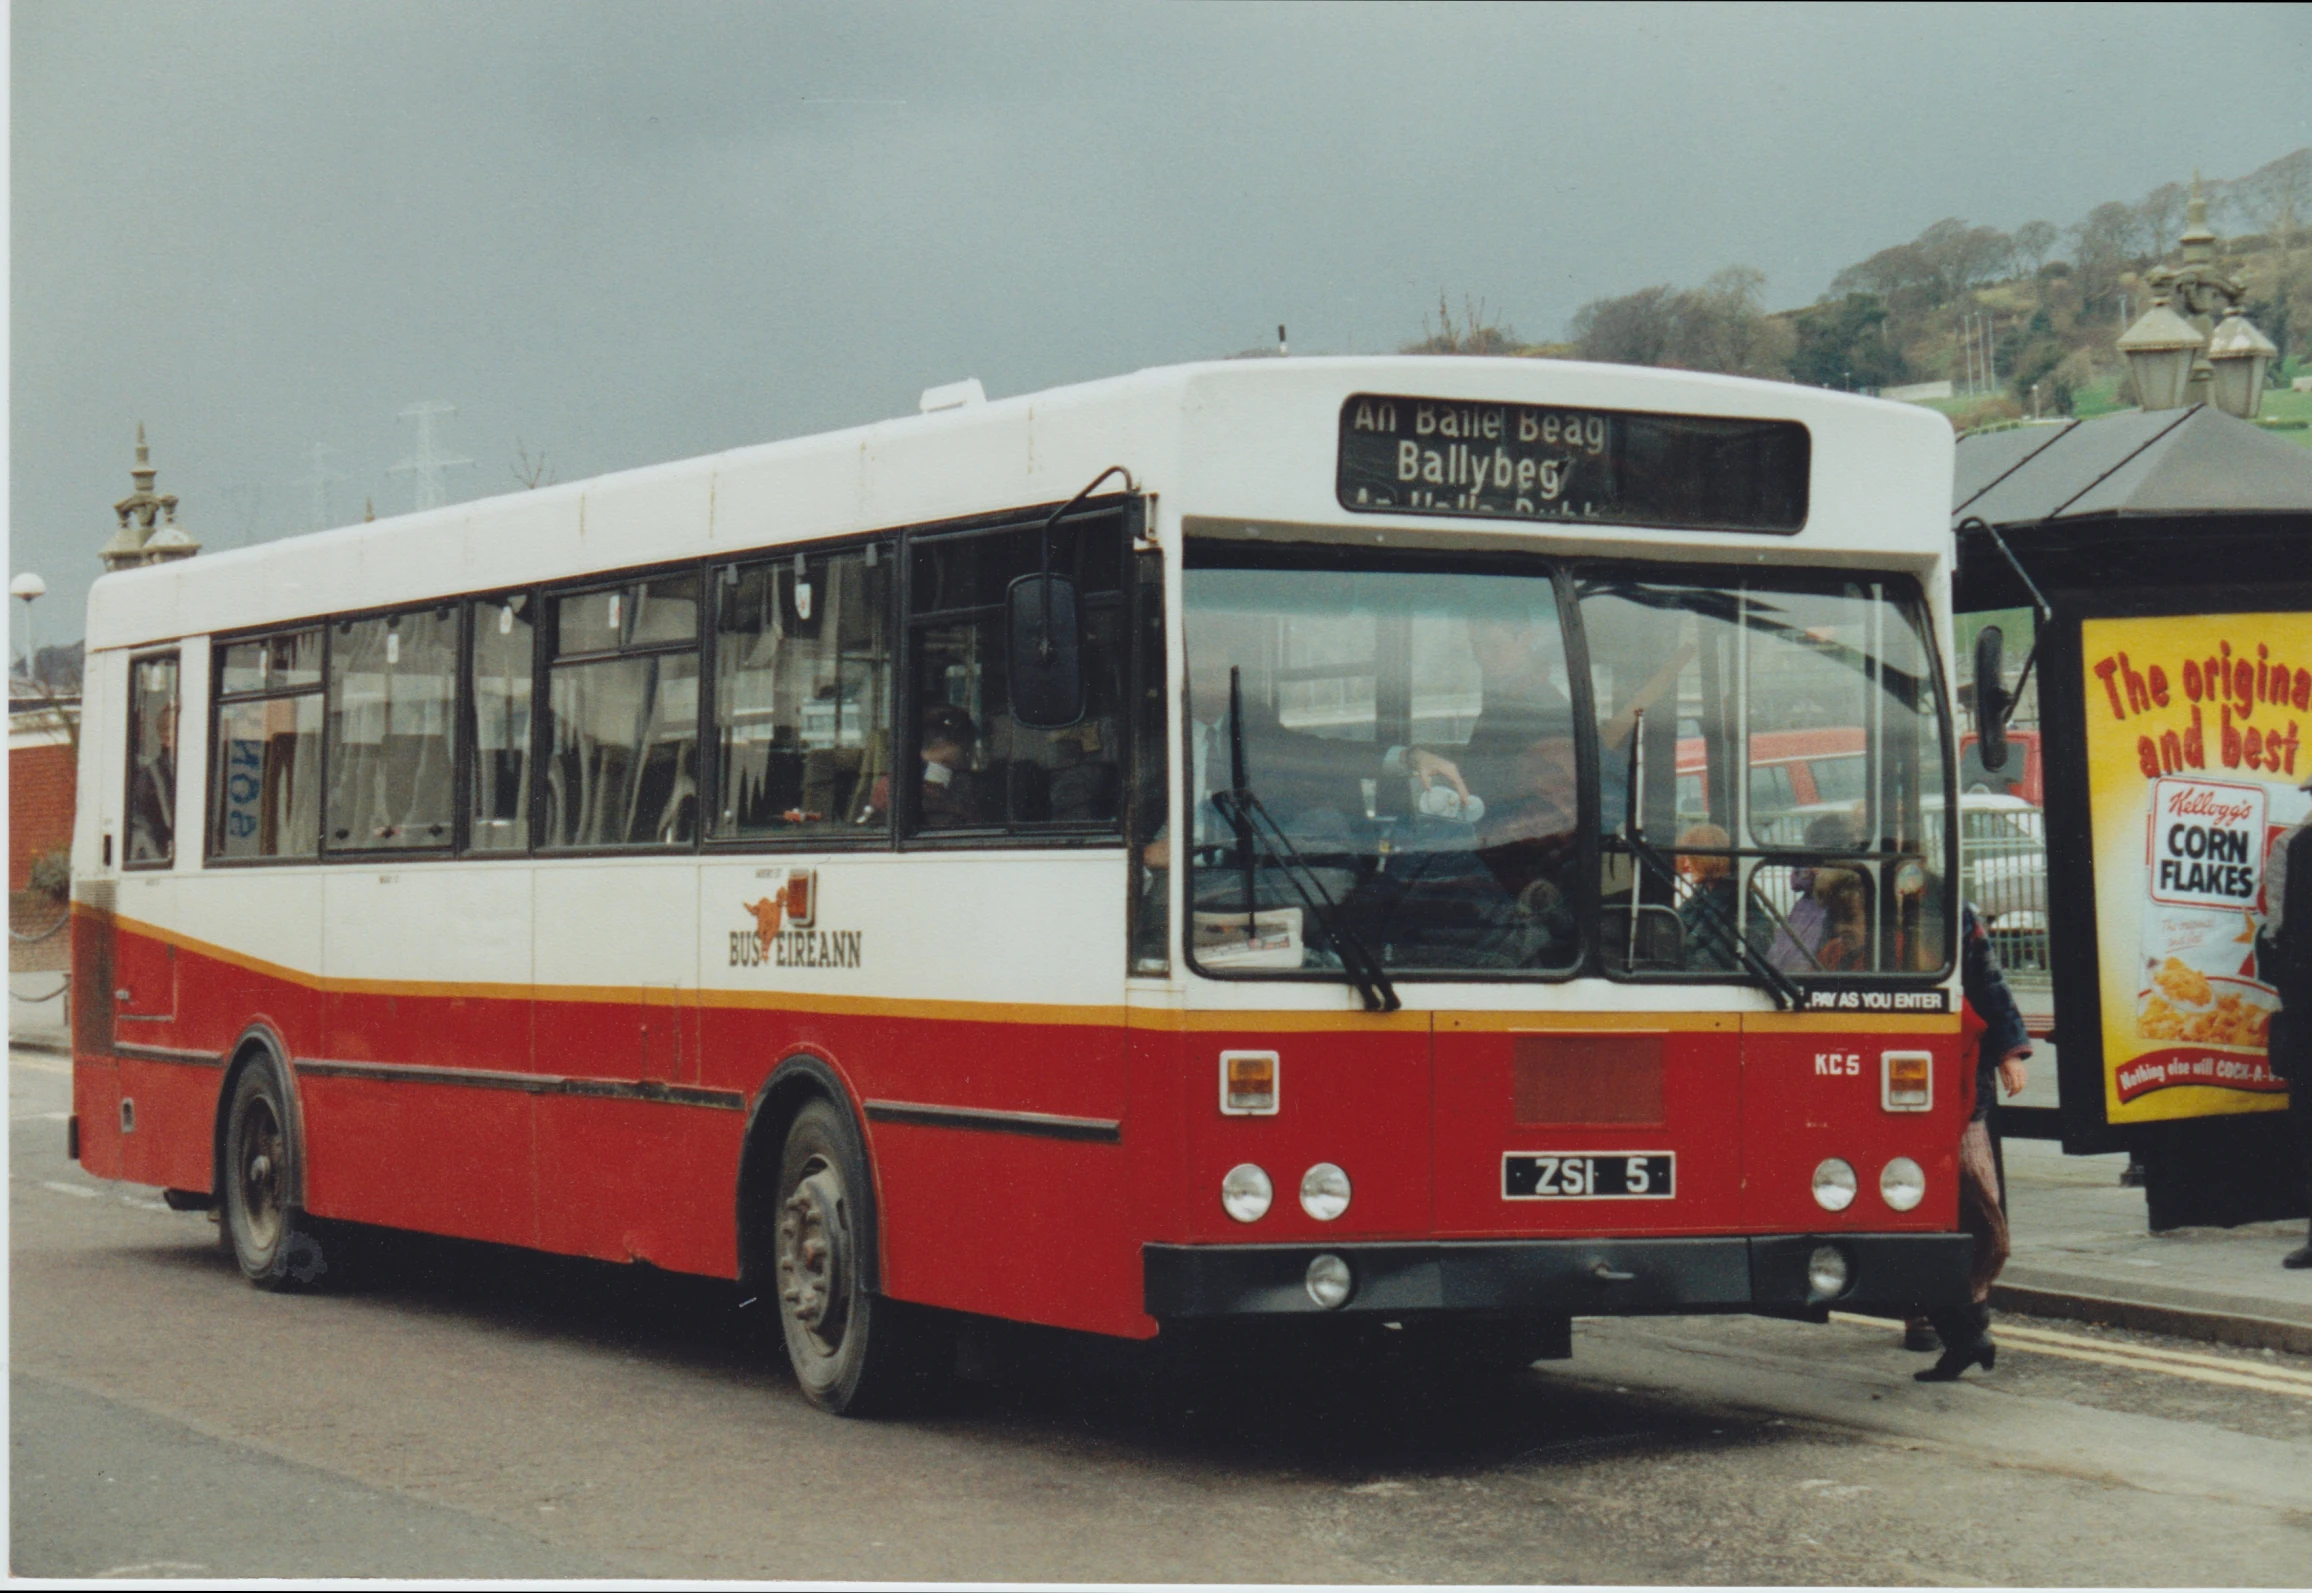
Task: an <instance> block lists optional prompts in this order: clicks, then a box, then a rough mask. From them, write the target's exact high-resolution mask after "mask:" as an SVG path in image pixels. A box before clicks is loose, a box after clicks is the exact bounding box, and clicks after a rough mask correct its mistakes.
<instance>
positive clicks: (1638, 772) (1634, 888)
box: [1622, 710, 1805, 1012]
mask: <svg viewBox="0 0 2312 1593" xmlns="http://www.w3.org/2000/svg"><path fill="white" fill-rule="evenodd" d="M1645 745H1646V719H1645V714H1644V711H1643V710H1641V711H1640V712H1639V714H1638V719H1637V724H1636V725H1635V727H1634V731H1633V734H1632V735H1631V736H1630V777H1629V812H1628V814H1627V816H1626V817H1625V818H1624V820H1623V822H1622V843H1623V844H1624V845H1626V846H1627V847H1629V849H1630V856H1631V857H1633V858H1635V859H1637V861H1638V862H1639V863H1641V864H1643V865H1644V866H1645V867H1646V869H1647V870H1648V871H1649V872H1651V873H1653V874H1654V875H1655V876H1657V877H1658V878H1659V879H1661V880H1662V882H1663V883H1664V884H1666V885H1668V886H1669V888H1670V899H1671V900H1673V901H1675V900H1676V899H1677V894H1678V869H1677V865H1675V864H1674V863H1672V862H1671V861H1670V860H1669V859H1668V858H1666V857H1664V856H1663V855H1662V854H1661V853H1660V852H1658V851H1656V850H1655V849H1654V846H1653V843H1651V842H1650V841H1648V840H1647V839H1646V828H1645V823H1644V821H1643V820H1642V819H1641V818H1640V817H1639V812H1640V807H1639V804H1640V803H1641V802H1643V801H1644V799H1645V789H1646V754H1645ZM1698 900H1700V902H1701V904H1702V913H1703V916H1704V919H1705V921H1706V927H1708V928H1712V929H1721V930H1722V929H1724V928H1725V924H1724V918H1725V915H1724V914H1722V913H1721V912H1720V911H1719V910H1718V905H1717V903H1715V902H1713V901H1711V900H1710V899H1709V898H1708V897H1707V896H1704V897H1700V898H1698ZM1637 911H1638V884H1637V881H1635V880H1632V881H1631V882H1630V917H1631V924H1632V934H1633V935H1634V934H1635V933H1636V929H1635V925H1636V919H1637ZM1726 939H1727V943H1728V946H1729V948H1730V949H1731V950H1732V951H1733V953H1734V955H1735V956H1736V957H1738V958H1739V959H1741V962H1742V966H1743V968H1744V969H1745V970H1747V971H1748V972H1749V974H1750V975H1751V977H1752V978H1754V979H1756V980H1757V981H1758V982H1759V983H1760V984H1762V985H1764V986H1765V987H1766V992H1767V994H1768V995H1771V996H1772V997H1773V998H1774V1004H1775V1005H1776V1006H1777V1007H1780V1008H1781V1009H1782V1010H1783V1011H1785V1012H1794V1011H1796V1010H1797V1009H1798V1008H1799V1007H1800V1006H1802V1005H1803V1004H1804V1000H1805V992H1803V991H1801V990H1800V989H1799V988H1798V986H1797V985H1795V984H1793V983H1792V982H1791V980H1790V976H1789V975H1787V974H1785V973H1784V972H1783V971H1782V970H1781V969H1779V968H1777V967H1775V966H1774V964H1772V963H1770V962H1768V961H1767V960H1766V959H1765V958H1764V957H1761V956H1759V955H1758V951H1757V948H1756V947H1754V946H1752V945H1751V944H1750V942H1749V941H1747V940H1746V939H1744V938H1743V937H1742V935H1741V934H1740V933H1739V932H1737V933H1733V934H1729V935H1727V937H1726Z"/></svg>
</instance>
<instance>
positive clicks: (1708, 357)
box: [1662, 266, 1790, 376]
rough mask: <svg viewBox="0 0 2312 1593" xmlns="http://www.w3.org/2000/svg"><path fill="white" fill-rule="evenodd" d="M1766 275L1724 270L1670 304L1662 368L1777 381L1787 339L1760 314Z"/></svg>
mask: <svg viewBox="0 0 2312 1593" xmlns="http://www.w3.org/2000/svg"><path fill="white" fill-rule="evenodd" d="M1765 289H1766V273H1765V272H1763V271H1760V270H1757V269H1755V268H1754V267H1751V266H1728V267H1727V268H1726V269H1725V270H1723V271H1721V272H1719V273H1718V274H1717V275H1715V276H1713V277H1711V278H1710V280H1709V281H1707V282H1705V283H1703V284H1702V285H1701V286H1700V287H1698V288H1695V289H1692V290H1690V291H1688V292H1685V293H1679V294H1676V295H1674V296H1673V297H1672V299H1671V301H1670V307H1669V308H1670V343H1669V347H1668V349H1667V350H1666V351H1665V357H1664V358H1663V360H1662V363H1663V364H1666V365H1675V366H1677V367H1679V368H1680V369H1683V370H1689V371H1719V372H1722V373H1724V374H1726V375H1728V376H1765V375H1769V374H1772V375H1780V374H1781V373H1782V372H1783V371H1784V370H1786V369H1788V368H1789V363H1790V349H1789V347H1788V335H1787V334H1786V333H1782V331H1781V328H1779V327H1778V326H1777V325H1776V324H1775V323H1774V322H1772V321H1770V320H1768V319H1767V317H1766V314H1765Z"/></svg>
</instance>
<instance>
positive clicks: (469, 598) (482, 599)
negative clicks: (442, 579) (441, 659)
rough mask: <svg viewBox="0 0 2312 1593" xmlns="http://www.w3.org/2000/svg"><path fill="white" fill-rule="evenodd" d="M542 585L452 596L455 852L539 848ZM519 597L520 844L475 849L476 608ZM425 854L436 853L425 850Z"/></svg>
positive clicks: (528, 852) (508, 854)
mask: <svg viewBox="0 0 2312 1593" xmlns="http://www.w3.org/2000/svg"><path fill="white" fill-rule="evenodd" d="M545 594H546V588H545V587H544V586H542V585H540V584H538V583H536V582H532V583H529V584H527V585H523V586H501V587H495V588H491V589H489V590H485V591H480V592H467V593H465V594H463V595H461V596H458V597H455V598H452V599H451V600H450V601H451V602H453V603H455V604H456V605H457V608H458V702H457V724H458V749H457V759H456V764H457V782H458V796H457V812H456V816H455V817H454V818H453V819H452V821H451V824H450V839H451V842H452V845H453V848H454V851H453V853H452V855H453V856H455V857H459V858H468V857H471V858H479V859H482V860H485V861H491V862H503V861H507V860H510V859H515V858H529V857H533V856H535V855H536V854H537V847H536V846H535V845H534V844H532V838H533V837H534V836H535V835H536V833H537V831H536V828H535V826H536V825H537V822H538V814H537V804H536V795H537V787H538V703H539V701H540V693H542V692H543V691H544V690H545V679H544V677H545V664H544V661H543V658H542V655H543V654H544V652H545V650H546V649H545V643H544V632H545V626H544V625H543V624H542V623H541V622H540V620H539V618H538V616H539V615H540V614H541V613H543V612H544V605H545V601H546V598H545ZM517 597H526V598H528V599H529V600H530V759H529V766H528V767H529V774H528V779H527V786H528V789H526V790H524V791H523V793H522V823H523V826H524V832H525V833H524V840H523V844H522V845H520V846H506V847H490V848H487V849H484V850H479V851H477V850H476V849H475V847H474V844H473V822H474V813H473V794H474V792H473V786H474V762H475V759H476V758H477V757H478V756H479V755H480V751H481V709H480V706H479V701H478V699H477V698H476V697H475V695H474V689H473V686H474V653H475V650H476V638H475V633H474V610H475V609H476V608H477V607H479V606H481V605H482V604H485V603H499V604H503V603H506V602H508V601H510V600H511V599H514V598H517ZM426 855H427V856H428V857H429V858H430V857H433V856H438V855H439V854H436V853H428V854H426Z"/></svg>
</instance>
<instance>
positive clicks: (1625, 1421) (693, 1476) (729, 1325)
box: [9, 1052, 2312, 1585]
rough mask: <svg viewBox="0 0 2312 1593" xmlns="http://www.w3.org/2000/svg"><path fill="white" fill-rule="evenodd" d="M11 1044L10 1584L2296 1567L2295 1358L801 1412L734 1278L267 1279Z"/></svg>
mask: <svg viewBox="0 0 2312 1593" xmlns="http://www.w3.org/2000/svg"><path fill="white" fill-rule="evenodd" d="M69 1083H70V1079H69V1075H68V1073H67V1072H66V1064H65V1063H64V1062H63V1061H62V1059H60V1058H55V1057H49V1056H41V1055H33V1054H30V1053H26V1052H16V1053H13V1054H12V1056H11V1066H10V1091H9V1099H10V1116H11V1124H10V1135H11V1149H12V1152H13V1157H12V1161H11V1168H10V1177H11V1182H10V1189H9V1198H10V1207H11V1213H12V1217H13V1227H12V1244H13V1253H12V1257H11V1261H12V1268H13V1270H12V1277H11V1289H10V1305H11V1313H12V1316H11V1322H10V1351H11V1354H10V1369H11V1384H10V1395H11V1405H10V1410H11V1431H10V1445H11V1460H12V1468H11V1473H10V1487H11V1532H12V1542H11V1543H10V1546H9V1556H10V1565H11V1567H12V1569H13V1570H14V1571H15V1572H16V1573H17V1574H19V1575H25V1576H49V1577H54V1576H98V1575H108V1574H109V1575H115V1576H134V1577H139V1578H150V1577H157V1576H167V1575H172V1574H176V1575H185V1576H201V1577H226V1576H236V1577H238V1576H284V1577H316V1576H395V1577H405V1578H406V1577H419V1576H425V1577H447V1576H509V1577H575V1576H589V1575H594V1576H616V1577H635V1576H662V1577H686V1578H689V1577H781V1578H809V1579H829V1578H845V1579H852V1578H859V1579H866V1578H910V1579H920V1578H949V1579H1004V1580H1021V1581H1047V1580H1050V1581H1060V1580H1071V1581H1072V1580H1090V1579H1102V1580H1104V1579H1128V1580H1176V1579H1184V1580H1195V1581H1214V1582H1227V1581H1265V1580H1290V1581H1296V1582H1353V1581H1368V1580H1387V1581H1438V1580H1443V1581H1457V1582H1476V1581H1516V1582H1574V1581H1602V1582H1673V1583H1697V1582H1742V1583H1787V1582H1840V1583H1876V1582H1966V1583H2039V1584H2045V1583H2072V1582H2094V1583H2159V1584H2171V1585H2172V1584H2208V1583H2220V1584H2259V1583H2261V1584H2300V1583H2302V1581H2303V1580H2304V1576H2305V1571H2306V1568H2307V1567H2312V1365H2308V1364H2307V1363H2306V1362H2304V1361H2303V1360H2300V1359H2297V1358H2292V1357H2288V1356H2271V1355H2266V1354H2261V1353H2253V1352H2245V1351H2231V1350H2225V1349H2221V1348H2214V1347H2210V1346H2205V1345H2197V1344H2183V1343H2180V1342H2175V1341H2164V1340H2155V1339H2151V1338H2147V1337H2144V1336H2140V1335H2127V1334H2122V1333H2107V1332H2101V1331H2098V1330H2094V1329H2088V1328H2081V1327H2077V1326H2072V1325H2068V1324H2055V1323H2044V1324H2042V1323H2033V1322H2028V1321H2021V1320H2018V1321H2015V1322H2012V1323H2006V1324H2002V1333H2003V1338H2002V1348H2001V1353H2000V1360H1999V1364H1998V1369H1997V1371H1996V1372H1994V1373H1993V1374H1991V1375H1990V1376H1988V1377H1984V1376H1982V1375H1980V1374H1973V1375H1971V1376H1970V1378H1969V1380H1968V1381H1967V1382H1966V1383H1964V1384H1961V1385H1958V1386H1939V1387H1922V1386H1920V1385H1918V1384H1916V1383H1914V1382H1913V1381H1912V1380H1911V1376H1910V1374H1911V1373H1912V1372H1913V1371H1915V1370H1916V1369H1918V1368H1919V1367H1921V1366H1923V1365H1925V1364H1926V1359H1925V1357H1922V1356H1918V1355H1913V1354H1908V1353H1906V1352H1904V1351H1903V1350H1901V1349H1900V1348H1899V1347H1898V1346H1897V1344H1896V1342H1895V1335H1894V1334H1893V1333H1892V1332H1891V1331H1890V1330H1889V1329H1888V1328H1886V1327H1885V1326H1883V1325H1879V1324H1870V1323H1861V1322H1847V1321H1834V1322H1833V1323H1831V1324H1830V1325H1828V1326H1809V1325H1804V1324H1792V1323H1777V1322H1764V1321H1752V1320H1748V1319H1742V1318H1684V1319H1672V1320H1660V1321H1651V1322H1636V1321H1619V1322H1584V1323H1582V1324H1580V1325H1579V1326H1578V1328H1577V1330H1576V1335H1575V1355H1574V1359H1573V1360H1571V1361H1569V1362H1558V1363H1544V1364H1543V1365H1542V1366H1540V1367H1538V1368H1536V1369H1534V1370H1531V1371H1528V1372H1526V1373H1523V1374H1520V1375H1519V1376H1518V1377H1516V1378H1515V1379H1513V1380H1510V1381H1507V1382H1504V1383H1501V1384H1499V1385H1496V1386H1495V1387H1493V1388H1491V1389H1489V1390H1486V1391H1483V1392H1482V1393H1481V1395H1480V1396H1479V1397H1475V1398H1471V1397H1467V1396H1465V1395H1457V1394H1455V1393H1454V1392H1453V1391H1452V1390H1451V1389H1450V1387H1444V1388H1440V1387H1439V1386H1436V1385H1435V1384H1433V1383H1430V1382H1428V1381H1425V1380H1424V1379H1422V1378H1420V1377H1418V1376H1412V1375H1376V1374H1374V1373H1373V1372H1371V1371H1370V1370H1369V1369H1368V1370H1367V1371H1366V1372H1364V1373H1355V1372H1352V1371H1350V1370H1348V1369H1345V1368H1342V1367H1340V1366H1338V1365H1334V1364H1324V1363H1318V1364H1310V1363H1309V1362H1308V1361H1307V1360H1306V1358H1301V1359H1293V1360H1281V1361H1280V1360H1278V1359H1276V1358H1273V1357H1271V1358H1258V1357H1255V1358H1253V1359H1252V1360H1250V1361H1249V1362H1248V1363H1247V1364H1244V1365H1239V1366H1237V1367H1234V1368H1216V1369H1215V1371H1214V1378H1213V1381H1212V1382H1210V1383H1209V1384H1205V1385H1191V1386H1190V1387H1189V1389H1188V1391H1187V1392H1186V1393H1185V1394H1181V1393H1177V1392H1176V1393H1175V1394H1173V1395H1170V1396H1166V1397H1165V1398H1164V1399H1161V1400H1159V1399H1151V1398H1148V1397H1144V1395H1143V1392H1142V1391H1143V1389H1144V1387H1145V1382H1144V1381H1140V1382H1136V1381H1135V1379H1136V1378H1138V1377H1139V1376H1140V1374H1139V1371H1138V1370H1137V1368H1136V1367H1135V1365H1134V1364H1133V1363H1131V1362H1129V1361H1126V1362H1123V1363H1118V1362H1116V1361H1115V1359H1114V1358H1113V1357H1110V1356H1108V1355H1106V1354H1105V1353H1104V1346H1101V1345H1099V1344H1095V1343H1088V1342H1086V1341H1082V1340H1077V1339H1074V1338H1071V1337H1068V1336H1064V1335H1048V1334H1037V1333H1029V1332H1023V1331H1019V1330H1003V1329H984V1330H983V1329H975V1330H974V1331H973V1333H972V1334H971V1335H970V1336H969V1338H968V1341H967V1355H966V1360H967V1372H968V1373H969V1375H968V1376H967V1378H966V1379H965V1381H964V1382H963V1383H962V1385H961V1386H960V1388H959V1390H958V1392H957V1394H956V1396H955V1398H954V1399H953V1401H952V1402H951V1404H950V1405H949V1407H948V1408H947V1409H945V1410H944V1411H943V1412H941V1413H940V1414H939V1415H937V1416H936V1417H933V1418H929V1419H923V1420H916V1421H908V1422H888V1423H871V1422H850V1421H835V1420H831V1419H829V1418H827V1417H825V1416H821V1415H819V1414H818V1413H817V1412H815V1411H813V1410H811V1409H810V1408H809V1407H808V1406H806V1405H805V1404H804V1403H803V1401H802V1399H801V1397H800V1396H799V1395H798V1394H797V1393H796V1391H795V1388H794V1385H793V1382H792V1380H791V1379H790V1377H789V1376H788V1374H787V1372H786V1369H785V1367H784V1365H783V1364H782V1363H781V1362H780V1361H779V1360H778V1358H777V1356H776V1355H775V1354H774V1353H766V1352H765V1350H764V1349H763V1347H762V1345H761V1343H760V1341H759V1340H758V1338H757V1336H756V1334H755V1333H754V1332H753V1330H752V1324H753V1313H752V1311H751V1310H748V1309H745V1308H742V1307H741V1306H740V1304H739V1300H738V1297H737V1295H736V1294H735V1293H734V1291H732V1290H731V1289H729V1288H727V1287H723V1286H719V1285H714V1284H709V1283H701V1282H698V1281H695V1280H688V1279H681V1278H672V1277H667V1276H663V1275H656V1274H641V1275H637V1274H635V1273H633V1272H632V1271H630V1270H629V1269H623V1268H611V1267H604V1266H597V1265H592V1264H575V1263H568V1262H560V1261H553V1260H548V1259H545V1258H538V1257H531V1256H526V1255H523V1254H521V1253H518V1252H509V1251H504V1250H497V1249H492V1248H488V1247H481V1246H469V1245H457V1244H449V1243H444V1242H438V1241H418V1242H411V1243H404V1244H399V1245H395V1246H393V1247H391V1248H390V1250H389V1251H388V1252H387V1253H385V1254H381V1255H379V1256H376V1257H374V1258H372V1262H371V1265H370V1266H369V1268H368V1269H367V1272H366V1275H365V1276H364V1277H362V1278H360V1279H357V1280H352V1281H350V1282H349V1283H348V1286H347V1287H346V1288H344V1289H342V1290H334V1291H328V1292H323V1293H319V1294H314V1295H307V1296H282V1295H267V1294H261V1293H258V1292H257V1291H255V1290H253V1289H251V1288H249V1287H248V1286H247V1285H246V1284H244V1283H243V1282H242V1281H241V1278H240V1276H239V1274H238V1272H237V1271H236V1270H235V1269H234V1268H233V1266H232V1264H231V1262H230V1261H229V1260H228V1259H226V1258H225V1257H224V1256H222V1255H221V1254H220V1252H219V1251H218V1249H217V1246H216V1243H215V1229H214V1227H213V1226H212V1225H211V1224H210V1223H209V1222H208V1221H207V1219H206V1218H204V1217H202V1216H200V1215H197V1214H180V1213H175V1212H171V1211H169V1210H167V1209H166V1208H165V1207H163V1206H162V1205H161V1204H160V1202H159V1201H158V1200H157V1198H155V1196H154V1192H152V1191H149V1190H141V1189H135V1188H130V1187H127V1186H123V1185H117V1184H105V1183H99V1182H97V1181H95V1180H92V1179H89V1178H87V1177H85V1176H84V1175H83V1174H82V1173H81V1172H80V1170H79V1168H78V1167H76V1166H74V1165H73V1164H71V1163H69V1162H67V1161H66V1160H65V1159H64V1156H63V1147H64V1123H63V1114H64V1111H65V1108H66V1105H67V1103H68V1101H69Z"/></svg>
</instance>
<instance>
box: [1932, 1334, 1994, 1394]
mask: <svg viewBox="0 0 2312 1593" xmlns="http://www.w3.org/2000/svg"><path fill="white" fill-rule="evenodd" d="M1998 1357H1999V1346H1998V1345H1996V1344H1993V1343H1992V1342H1991V1336H1990V1335H1989V1334H1988V1333H1986V1334H1984V1335H1983V1336H1982V1337H1981V1338H1979V1339H1977V1340H1976V1341H1975V1342H1974V1343H1972V1344H1962V1345H1958V1346H1956V1347H1954V1348H1952V1349H1947V1350H1945V1351H1943V1358H1942V1359H1941V1360H1939V1361H1937V1362H1936V1363H1935V1364H1934V1365H1932V1366H1930V1367H1928V1368H1927V1369H1926V1370H1925V1371H1923V1372H1913V1373H1912V1374H1911V1376H1912V1377H1914V1378H1916V1379H1917V1380H1918V1381H1920V1382H1922V1383H1955V1382H1957V1381H1958V1380H1959V1374H1960V1373H1961V1372H1964V1371H1965V1370H1966V1369H1967V1368H1968V1367H1970V1366H1974V1365H1976V1364H1977V1363H1980V1364H1981V1365H1982V1368H1983V1370H1984V1371H1986V1372H1988V1371H1989V1370H1990V1369H1991V1363H1992V1362H1993V1361H1995V1360H1997V1359H1998Z"/></svg>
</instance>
